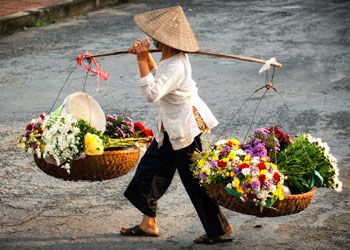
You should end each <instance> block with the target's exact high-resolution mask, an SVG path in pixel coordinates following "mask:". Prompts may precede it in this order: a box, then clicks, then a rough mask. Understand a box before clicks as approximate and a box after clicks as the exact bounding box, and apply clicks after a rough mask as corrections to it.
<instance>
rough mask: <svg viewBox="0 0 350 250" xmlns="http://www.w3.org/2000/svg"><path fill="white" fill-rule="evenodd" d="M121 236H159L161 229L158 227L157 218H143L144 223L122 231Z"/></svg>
mask: <svg viewBox="0 0 350 250" xmlns="http://www.w3.org/2000/svg"><path fill="white" fill-rule="evenodd" d="M120 234H122V235H125V236H152V237H157V236H159V229H158V225H157V220H156V218H153V217H148V216H146V215H144V216H143V219H142V222H141V223H140V225H137V226H135V227H131V228H124V227H122V228H121V229H120Z"/></svg>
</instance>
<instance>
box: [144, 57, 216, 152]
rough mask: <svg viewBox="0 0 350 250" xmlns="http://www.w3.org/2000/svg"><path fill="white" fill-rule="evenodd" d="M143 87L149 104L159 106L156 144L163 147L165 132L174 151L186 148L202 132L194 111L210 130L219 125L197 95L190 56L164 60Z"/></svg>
mask: <svg viewBox="0 0 350 250" xmlns="http://www.w3.org/2000/svg"><path fill="white" fill-rule="evenodd" d="M140 86H141V89H142V91H143V94H144V95H145V97H146V99H147V101H149V102H156V103H158V106H159V116H158V119H157V120H158V133H156V140H157V142H158V146H159V147H160V146H161V145H162V143H163V139H164V133H163V131H162V126H163V128H164V130H165V131H166V132H167V133H168V135H169V139H170V143H171V145H172V147H173V149H174V150H179V149H182V148H185V147H187V146H189V145H191V143H192V142H193V139H194V137H196V136H197V135H199V134H200V133H201V132H202V131H200V129H199V128H198V125H197V123H196V120H195V118H194V115H193V111H192V107H195V108H196V109H197V110H198V112H199V114H200V116H201V117H202V119H203V120H204V122H205V123H206V125H207V126H208V128H210V129H211V128H213V127H215V126H216V125H218V121H217V120H216V119H215V117H214V115H213V114H212V112H211V111H210V109H209V108H208V106H207V105H206V104H205V103H204V102H203V100H202V99H201V98H200V97H199V96H198V94H197V91H198V89H197V87H196V82H195V81H194V80H193V79H192V70H191V64H190V62H189V59H188V56H187V55H186V54H184V53H182V52H181V53H178V54H176V55H175V56H172V57H170V58H167V59H165V60H162V61H161V62H160V63H159V64H158V67H157V68H155V69H154V70H152V72H151V73H149V74H148V75H147V76H145V77H143V78H141V79H140Z"/></svg>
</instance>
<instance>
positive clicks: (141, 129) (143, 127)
mask: <svg viewBox="0 0 350 250" xmlns="http://www.w3.org/2000/svg"><path fill="white" fill-rule="evenodd" d="M134 126H135V127H136V128H137V129H138V130H140V131H141V132H144V131H145V126H143V124H142V123H141V122H135V123H134Z"/></svg>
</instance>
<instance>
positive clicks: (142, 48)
mask: <svg viewBox="0 0 350 250" xmlns="http://www.w3.org/2000/svg"><path fill="white" fill-rule="evenodd" d="M150 45H151V42H150V40H149V39H148V38H147V37H146V38H145V39H139V40H137V42H135V43H134V44H133V45H131V46H130V48H129V49H128V51H129V53H132V54H135V55H137V59H138V60H145V59H147V57H148V53H149V48H150Z"/></svg>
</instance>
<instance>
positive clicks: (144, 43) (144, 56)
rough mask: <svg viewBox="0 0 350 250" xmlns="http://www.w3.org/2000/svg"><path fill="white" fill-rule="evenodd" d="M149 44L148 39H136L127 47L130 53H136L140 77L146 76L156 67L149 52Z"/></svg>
mask: <svg viewBox="0 0 350 250" xmlns="http://www.w3.org/2000/svg"><path fill="white" fill-rule="evenodd" d="M150 44H151V43H150V41H149V40H148V39H144V40H138V41H137V42H136V43H134V44H133V45H132V46H131V47H130V48H129V52H130V53H133V54H136V55H137V63H138V65H139V71H140V76H141V78H142V77H145V76H147V75H148V74H149V73H150V72H151V71H152V70H153V69H154V68H155V67H157V64H156V63H155V61H154V59H153V57H152V55H151V53H149V47H150Z"/></svg>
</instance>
